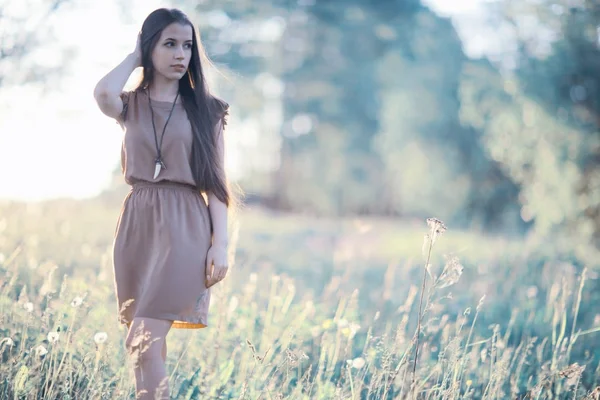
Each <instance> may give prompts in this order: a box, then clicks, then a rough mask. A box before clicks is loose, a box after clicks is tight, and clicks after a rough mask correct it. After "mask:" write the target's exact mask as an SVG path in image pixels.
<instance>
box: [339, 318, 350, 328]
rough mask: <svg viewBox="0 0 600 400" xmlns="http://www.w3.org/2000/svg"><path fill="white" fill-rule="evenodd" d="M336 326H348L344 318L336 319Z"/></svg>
mask: <svg viewBox="0 0 600 400" xmlns="http://www.w3.org/2000/svg"><path fill="white" fill-rule="evenodd" d="M337 326H338V328H340V329H343V328H347V327H348V320H347V319H345V318H342V319H340V320H338V321H337Z"/></svg>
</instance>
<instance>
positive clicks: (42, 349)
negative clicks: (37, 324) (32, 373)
mask: <svg viewBox="0 0 600 400" xmlns="http://www.w3.org/2000/svg"><path fill="white" fill-rule="evenodd" d="M35 354H36V355H38V356H40V357H41V356H45V355H46V354H48V350H47V349H46V348H45V347H44V346H43V345H41V344H40V345H39V346H37V347H36V348H35Z"/></svg>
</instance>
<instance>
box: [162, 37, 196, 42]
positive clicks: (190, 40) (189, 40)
mask: <svg viewBox="0 0 600 400" xmlns="http://www.w3.org/2000/svg"><path fill="white" fill-rule="evenodd" d="M167 40H172V41H174V42H176V41H177V39H174V38H166V39H165V42H166V41H167ZM184 42H193V40H192V39H188V40H184Z"/></svg>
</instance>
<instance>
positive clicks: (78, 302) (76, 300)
mask: <svg viewBox="0 0 600 400" xmlns="http://www.w3.org/2000/svg"><path fill="white" fill-rule="evenodd" d="M82 304H83V299H82V298H81V297H79V296H76V297H75V298H74V299H73V301H71V306H72V307H79V306H80V305H82Z"/></svg>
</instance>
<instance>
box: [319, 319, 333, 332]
mask: <svg viewBox="0 0 600 400" xmlns="http://www.w3.org/2000/svg"><path fill="white" fill-rule="evenodd" d="M331 325H333V321H331V320H330V319H326V320H325V321H323V324H322V325H321V326H322V328H323V329H325V330H327V329H329V328H331Z"/></svg>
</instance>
